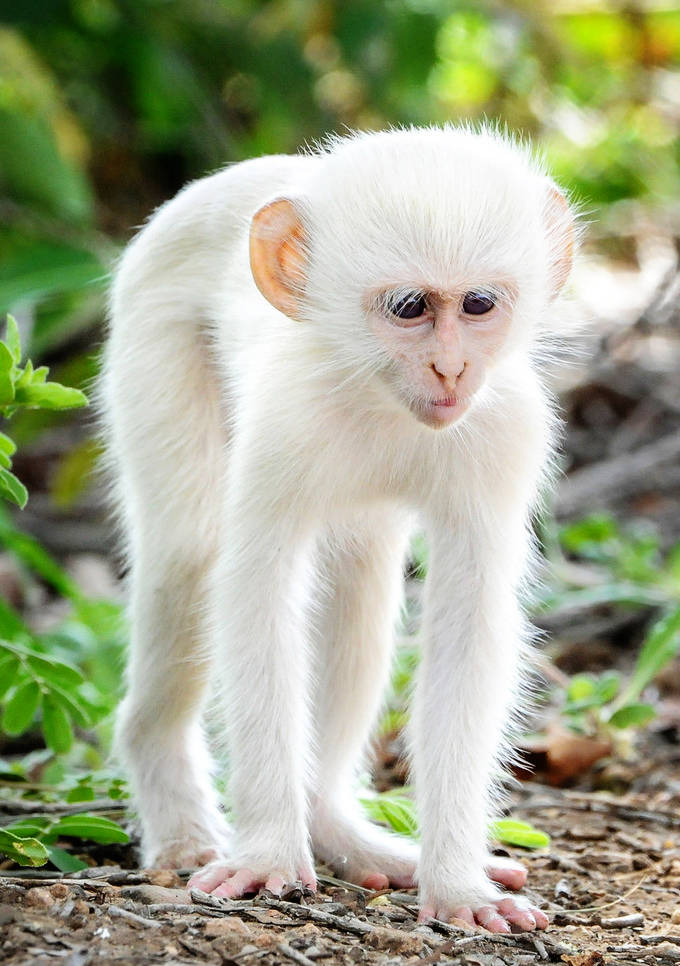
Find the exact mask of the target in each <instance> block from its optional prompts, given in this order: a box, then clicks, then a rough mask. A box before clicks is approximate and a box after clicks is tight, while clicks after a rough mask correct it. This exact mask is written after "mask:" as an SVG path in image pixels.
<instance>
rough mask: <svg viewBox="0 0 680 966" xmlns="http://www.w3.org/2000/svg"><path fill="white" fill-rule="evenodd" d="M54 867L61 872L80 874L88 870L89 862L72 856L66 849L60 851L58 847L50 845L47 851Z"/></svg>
mask: <svg viewBox="0 0 680 966" xmlns="http://www.w3.org/2000/svg"><path fill="white" fill-rule="evenodd" d="M47 852H48V855H49V857H50V862H51V863H52V865H56V867H57V868H58V869H59V871H60V872H80V870H81V869H86V868H87V862H83V860H82V859H79V858H77V857H76V856H75V855H71V853H70V852H67V851H66V850H65V849H59V848H57V846H56V845H50V846H48V849H47Z"/></svg>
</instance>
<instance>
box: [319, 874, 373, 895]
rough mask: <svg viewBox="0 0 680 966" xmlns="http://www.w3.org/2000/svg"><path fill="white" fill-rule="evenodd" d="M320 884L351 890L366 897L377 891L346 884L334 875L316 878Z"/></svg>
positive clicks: (349, 883) (355, 884)
mask: <svg viewBox="0 0 680 966" xmlns="http://www.w3.org/2000/svg"><path fill="white" fill-rule="evenodd" d="M316 878H317V879H318V881H319V882H323V884H324V885H330V886H342V887H343V888H344V889H350V890H351V891H352V892H361V893H363V894H364V895H371V894H372V893H373V892H374V891H375V890H374V889H366V888H365V887H364V886H361V885H357V883H356V882H346V881H345V880H344V879H336V878H335V876H333V875H321V874H319V875H317V877H316Z"/></svg>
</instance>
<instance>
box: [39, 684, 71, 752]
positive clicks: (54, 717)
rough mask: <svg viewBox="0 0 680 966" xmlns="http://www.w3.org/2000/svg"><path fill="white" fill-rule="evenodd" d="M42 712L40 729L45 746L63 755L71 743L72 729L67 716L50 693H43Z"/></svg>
mask: <svg viewBox="0 0 680 966" xmlns="http://www.w3.org/2000/svg"><path fill="white" fill-rule="evenodd" d="M42 712H43V720H42V730H43V734H44V736H45V741H46V743H47V746H48V748H51V749H52V751H54V752H56V754H58V755H63V754H64V753H65V752H67V751H68V750H69V749H70V748H71V745H72V744H73V729H72V728H71V722H70V721H69V717H68V715H67V714H66V712H65V711H64V708H63V706H62V705H61V704H59V703H58V702H57V701H55V699H54V696H53V695H51V694H44V695H43V699H42Z"/></svg>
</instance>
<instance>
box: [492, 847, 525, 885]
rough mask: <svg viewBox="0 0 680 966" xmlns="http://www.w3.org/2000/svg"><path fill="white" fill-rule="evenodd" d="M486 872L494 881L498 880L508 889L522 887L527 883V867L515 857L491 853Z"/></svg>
mask: <svg viewBox="0 0 680 966" xmlns="http://www.w3.org/2000/svg"><path fill="white" fill-rule="evenodd" d="M486 874H487V875H488V877H489V878H490V879H491V880H492V881H493V882H498V883H499V884H500V885H502V886H505V887H506V888H507V889H521V888H522V886H523V885H525V884H526V881H527V875H528V872H527V867H526V866H525V865H522V863H521V862H517V861H516V860H515V859H508V858H506V857H505V856H501V855H490V856H489V861H488V864H487V866H486Z"/></svg>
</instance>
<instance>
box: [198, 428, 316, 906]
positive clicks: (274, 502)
mask: <svg viewBox="0 0 680 966" xmlns="http://www.w3.org/2000/svg"><path fill="white" fill-rule="evenodd" d="M276 442H277V441H276V440H275V441H274V445H275V444H276ZM271 448H272V440H271V439H270V438H267V436H266V431H264V432H262V433H258V432H253V438H248V436H247V435H246V433H242V434H241V436H238V434H237V446H236V448H235V451H234V453H233V456H232V470H233V472H232V474H231V477H230V481H229V485H228V487H227V491H228V492H227V495H226V506H225V512H224V520H223V527H224V532H225V533H228V534H229V539H228V540H225V541H224V542H223V546H222V547H221V548H220V557H219V560H218V564H217V568H216V572H215V585H214V593H213V595H212V608H213V622H214V630H215V635H216V637H217V640H218V642H219V654H218V658H219V663H218V667H217V673H218V675H219V683H220V691H219V701H220V710H221V712H222V715H221V716H222V722H223V729H224V734H225V737H226V740H227V747H228V752H229V798H230V803H231V806H232V815H233V825H234V841H233V848H231V849H230V852H229V858H228V861H227V862H219V861H218V862H213V863H210V864H209V865H208V866H206V867H205V868H204V869H201V870H199V872H198V873H196V874H195V875H194V876H193V877H192V879H191V885H192V886H196V887H198V888H199V889H204V890H206V891H213V892H214V894H215V895H218V896H226V897H229V898H233V897H235V896H239V895H243V894H244V893H246V892H252V891H257V889H259V888H260V887H262V886H265V887H266V888H267V889H269V890H271V891H273V892H278V893H280V892H281V891H282V889H283V887H284V885H285V883H287V882H293V881H295V880H301V881H302V882H303V883H304V884H305V885H307V886H309V887H311V888H315V886H316V879H315V876H314V864H313V859H312V853H311V848H310V842H309V830H308V776H309V769H310V759H311V753H310V743H311V720H310V700H309V691H310V685H309V673H308V650H309V648H308V640H307V605H308V596H309V594H308V588H309V587H310V586H311V584H312V579H311V573H310V560H311V550H312V544H313V536H314V533H313V531H314V529H315V526H314V522H313V521H311V520H307V519H305V520H301V519H300V516H301V515H302V514H306V512H307V503H308V502H309V501H305V500H301V501H300V503H299V504H296V503H294V501H291V500H290V497H289V494H288V493H287V492H284V493H283V498H281V496H280V494H281V489H282V487H281V486H280V485H279V483H278V479H277V477H276V474H277V473H278V472H279V467H280V465H281V462H282V460H281V457H280V455H279V453H278V452H277V453H275V454H274V455H273V456H272V455H271V452H270V451H271ZM276 497H279V499H277V498H276Z"/></svg>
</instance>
